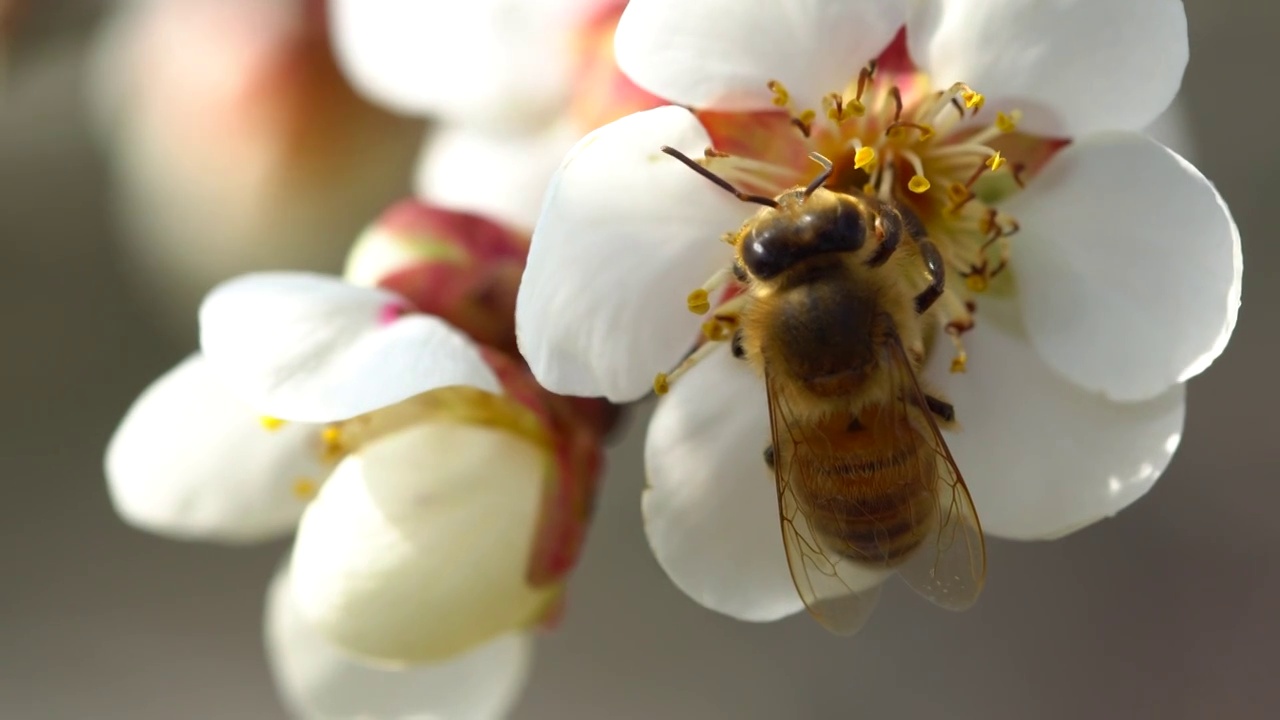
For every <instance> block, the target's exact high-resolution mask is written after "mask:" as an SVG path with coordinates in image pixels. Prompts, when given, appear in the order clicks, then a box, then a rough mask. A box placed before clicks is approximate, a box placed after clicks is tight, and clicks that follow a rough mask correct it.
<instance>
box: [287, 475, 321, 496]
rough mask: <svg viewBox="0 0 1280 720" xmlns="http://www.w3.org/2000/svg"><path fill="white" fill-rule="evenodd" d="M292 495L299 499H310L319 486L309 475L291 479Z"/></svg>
mask: <svg viewBox="0 0 1280 720" xmlns="http://www.w3.org/2000/svg"><path fill="white" fill-rule="evenodd" d="M291 489H292V490H293V496H294V497H296V498H298V499H299V500H310V499H312V498H314V497H315V496H316V491H317V490H319V489H320V486H319V485H317V484H316V481H315V480H312V479H311V478H309V477H300V478H297V479H295V480H294V481H293V487H292V488H291Z"/></svg>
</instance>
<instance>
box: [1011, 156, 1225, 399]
mask: <svg viewBox="0 0 1280 720" xmlns="http://www.w3.org/2000/svg"><path fill="white" fill-rule="evenodd" d="M1005 209H1007V210H1008V211H1009V212H1011V213H1012V214H1013V215H1014V216H1016V217H1017V218H1018V220H1019V221H1020V222H1021V223H1022V227H1023V228H1024V229H1025V232H1024V235H1025V237H1019V238H1018V239H1017V240H1015V241H1014V253H1013V269H1014V271H1015V274H1016V279H1017V281H1018V286H1019V288H1020V290H1019V297H1020V299H1021V301H1022V311H1023V313H1024V314H1025V318H1026V326H1027V332H1028V333H1029V335H1030V338H1031V342H1032V344H1034V345H1035V347H1036V349H1037V350H1039V351H1040V354H1041V355H1042V356H1043V357H1044V359H1045V361H1046V362H1048V363H1049V365H1050V366H1052V367H1053V368H1054V369H1056V370H1058V371H1059V372H1061V373H1062V374H1064V375H1066V376H1067V377H1068V378H1070V379H1071V380H1072V381H1074V382H1076V383H1077V384H1079V385H1081V386H1083V387H1085V388H1087V389H1089V390H1095V391H1099V392H1102V393H1104V394H1105V395H1107V397H1110V398H1112V399H1114V400H1122V401H1123V400H1144V399H1147V398H1151V397H1155V396H1156V395H1158V394H1160V393H1161V392H1163V391H1164V390H1165V389H1166V388H1168V387H1169V386H1170V385H1172V384H1174V383H1178V382H1183V381H1185V380H1187V379H1188V378H1191V377H1193V376H1195V375H1197V374H1199V373H1200V372H1202V371H1203V370H1204V369H1205V368H1207V367H1208V366H1209V364H1210V363H1212V362H1213V360H1214V359H1215V358H1217V357H1218V355H1219V354H1221V353H1222V350H1223V349H1224V348H1225V347H1226V344H1227V340H1228V339H1229V338H1230V337H1231V332H1232V330H1233V329H1234V328H1235V324H1236V315H1237V313H1238V311H1239V307H1240V279H1241V266H1242V260H1241V256H1240V233H1239V230H1238V229H1237V228H1236V225H1235V222H1234V221H1233V220H1232V219H1231V213H1230V211H1229V210H1228V209H1227V206H1226V204H1225V203H1224V202H1223V200H1222V198H1221V197H1220V196H1219V195H1218V193H1217V191H1216V190H1215V189H1214V187H1213V185H1211V184H1210V183H1209V181H1208V180H1206V179H1205V178H1204V176H1202V175H1201V174H1200V173H1199V171H1197V170H1196V169H1195V168H1194V167H1192V166H1191V164H1190V163H1188V162H1187V161H1185V160H1183V159H1182V158H1180V157H1178V156H1177V155H1176V154H1175V153H1173V152H1172V151H1170V150H1168V149H1167V148H1165V147H1163V146H1161V145H1160V144H1159V143H1156V142H1155V141H1153V140H1151V139H1150V138H1147V137H1144V136H1142V135H1137V134H1131V133H1107V134H1100V135H1095V136H1091V137H1089V138H1086V139H1085V140H1083V141H1081V142H1078V143H1074V144H1072V145H1070V146H1068V147H1067V148H1066V149H1064V150H1063V151H1062V152H1061V153H1059V154H1058V156H1057V157H1055V158H1054V159H1053V160H1052V161H1051V162H1050V163H1049V165H1047V166H1046V167H1045V169H1044V170H1043V172H1042V173H1041V174H1040V175H1039V176H1037V177H1036V179H1035V181H1034V182H1032V183H1031V185H1030V186H1029V187H1028V188H1027V190H1026V191H1025V192H1023V193H1020V194H1018V195H1016V196H1014V197H1013V198H1011V200H1010V201H1009V203H1008V204H1007V206H1006V207H1005Z"/></svg>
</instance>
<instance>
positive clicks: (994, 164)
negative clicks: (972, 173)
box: [983, 150, 1005, 172]
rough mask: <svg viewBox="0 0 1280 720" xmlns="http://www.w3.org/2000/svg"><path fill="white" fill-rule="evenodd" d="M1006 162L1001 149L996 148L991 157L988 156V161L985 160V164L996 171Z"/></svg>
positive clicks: (992, 170)
mask: <svg viewBox="0 0 1280 720" xmlns="http://www.w3.org/2000/svg"><path fill="white" fill-rule="evenodd" d="M1004 163H1005V159H1004V158H1003V157H1000V151H999V150H996V151H995V152H994V153H992V154H991V157H989V158H987V161H986V162H984V163H983V165H986V166H987V167H989V168H991V172H995V171H997V170H999V169H1000V168H1001V167H1002V166H1003V165H1004Z"/></svg>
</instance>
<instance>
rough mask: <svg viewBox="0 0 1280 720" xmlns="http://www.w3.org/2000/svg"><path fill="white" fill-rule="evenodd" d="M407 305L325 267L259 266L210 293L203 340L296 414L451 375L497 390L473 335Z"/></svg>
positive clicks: (233, 372)
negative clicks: (321, 270) (272, 269)
mask: <svg viewBox="0 0 1280 720" xmlns="http://www.w3.org/2000/svg"><path fill="white" fill-rule="evenodd" d="M407 310H408V303H407V302H406V301H405V300H404V299H403V298H401V297H399V296H398V295H395V294H394V293H390V292H387V291H385V290H377V289H371V288H359V287H355V286H353V285H348V284H347V283H344V282H342V281H341V280H338V279H337V278H334V277H330V276H327V275H317V274H312V273H302V272H278V273H253V274H249V275H242V276H240V277H238V278H235V279H232V280H229V281H227V282H225V283H223V284H221V285H219V286H218V287H216V288H214V289H213V291H212V292H210V293H209V295H208V297H206V298H205V301H204V304H203V305H202V306H201V308H200V344H201V348H202V349H203V350H204V353H205V355H206V356H207V357H208V358H209V361H210V362H211V363H212V364H213V365H214V367H215V368H216V369H217V371H218V372H219V374H220V376H221V377H222V379H223V381H224V382H225V383H226V384H227V385H228V386H229V387H230V388H231V389H232V390H234V391H235V392H237V393H239V394H240V395H241V396H242V397H243V398H244V399H245V401H247V402H248V403H249V404H250V405H252V406H253V407H254V408H255V409H257V410H258V411H260V412H263V413H267V414H269V415H274V416H276V417H281V418H285V419H288V420H303V421H313V422H314V421H333V420H343V419H346V418H350V417H354V416H356V415H360V414H363V413H366V412H369V411H371V410H375V409H377V408H380V407H386V406H388V405H391V404H393V403H396V402H399V401H401V400H404V399H405V398H408V397H411V396H413V395H417V394H419V393H423V392H426V391H428V390H432V389H435V388H439V387H447V386H452V385H472V386H475V387H478V388H480V389H482V390H487V391H489V392H497V391H498V389H499V385H498V380H497V378H496V377H495V376H494V374H493V371H491V370H490V369H489V367H488V366H487V365H485V364H484V361H483V360H482V359H481V357H480V353H479V352H478V350H477V349H476V347H475V346H474V345H473V344H472V343H471V341H470V340H468V339H467V338H466V336H464V335H463V334H462V333H460V332H458V331H457V330H455V329H453V328H452V327H450V326H449V325H448V324H447V323H445V322H444V321H443V320H440V319H439V318H436V317H431V316H429V315H419V314H402V313H405V312H407Z"/></svg>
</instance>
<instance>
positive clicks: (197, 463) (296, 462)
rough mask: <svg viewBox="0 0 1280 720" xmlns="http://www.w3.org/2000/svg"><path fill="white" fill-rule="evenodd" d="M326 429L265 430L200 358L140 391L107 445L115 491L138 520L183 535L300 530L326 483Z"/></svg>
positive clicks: (110, 485)
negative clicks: (306, 491)
mask: <svg viewBox="0 0 1280 720" xmlns="http://www.w3.org/2000/svg"><path fill="white" fill-rule="evenodd" d="M320 448H321V440H320V428H319V427H318V426H316V425H308V424H302V423H287V424H285V425H283V426H281V427H278V428H276V429H274V430H267V429H266V428H264V427H263V425H262V423H261V421H260V420H259V417H258V415H257V414H256V413H255V412H254V411H253V410H252V409H250V408H249V406H248V405H245V404H244V403H242V402H240V401H239V400H238V399H236V398H235V397H234V396H233V395H231V394H229V393H228V392H227V391H226V390H225V388H224V386H223V385H222V384H221V383H220V382H219V381H218V378H217V377H216V376H215V375H214V373H213V371H212V369H211V368H210V367H209V365H208V363H206V362H205V360H204V358H202V357H200V356H199V355H192V356H191V357H188V358H187V359H186V360H184V361H182V362H181V363H179V364H178V365H177V367H175V368H173V369H172V370H170V371H169V372H167V373H165V374H164V375H162V376H161V377H160V379H158V380H156V381H155V382H154V383H152V384H151V386H150V387H148V388H147V389H146V390H144V391H143V392H142V394H141V395H140V396H138V399H137V400H135V401H134V403H133V407H131V408H129V412H128V413H127V414H125V417H124V420H123V421H121V423H120V427H118V428H117V429H116V432H115V435H113V436H112V438H111V443H110V444H109V445H108V446H107V455H106V474H107V489H108V490H109V491H110V494H111V502H112V503H113V504H114V505H115V508H116V512H118V513H119V514H120V516H121V517H123V518H124V519H125V521H127V522H128V523H130V524H131V525H135V526H137V527H139V528H142V529H143V530H147V531H149V532H154V533H157V534H160V535H165V536H168V537H172V538H177V539H182V540H207V541H216V542H226V543H241V542H256V541H260V540H269V539H272V538H275V537H277V536H280V535H284V534H286V533H289V532H291V531H292V530H293V528H294V526H296V525H297V522H298V518H299V517H300V516H301V515H302V511H303V509H304V508H305V507H306V503H305V502H304V501H303V500H302V499H301V498H299V497H298V496H296V495H295V494H294V488H295V486H296V483H297V482H299V481H305V482H307V483H309V484H314V483H320V482H323V481H324V478H325V476H326V475H328V468H327V467H325V466H324V465H323V464H322V462H321V455H320Z"/></svg>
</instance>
